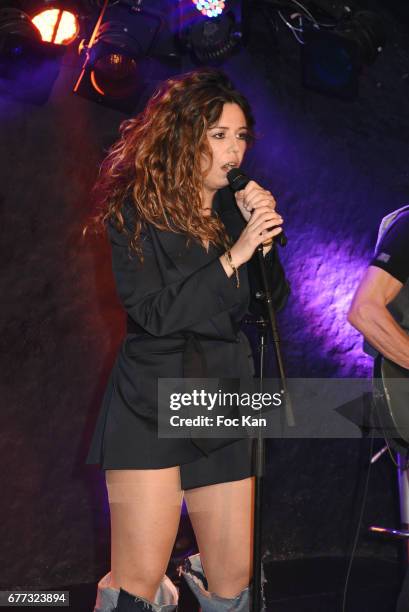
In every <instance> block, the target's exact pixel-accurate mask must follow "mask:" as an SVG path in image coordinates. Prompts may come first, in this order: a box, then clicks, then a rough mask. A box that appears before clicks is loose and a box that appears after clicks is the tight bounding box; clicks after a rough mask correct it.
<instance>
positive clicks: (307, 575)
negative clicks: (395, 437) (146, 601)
mask: <svg viewBox="0 0 409 612" xmlns="http://www.w3.org/2000/svg"><path fill="white" fill-rule="evenodd" d="M346 569H347V561H346V560H344V559H334V558H317V559H308V560H299V561H283V562H274V563H269V564H266V565H265V573H266V577H267V584H266V597H267V603H268V612H343V611H342V599H343V587H344V582H345V573H346ZM171 577H172V579H174V577H173V576H171ZM400 582H401V575H400V570H399V566H398V565H397V564H395V563H389V562H386V561H377V560H374V559H356V560H355V561H354V565H353V570H352V574H351V579H350V587H349V591H348V599H347V606H346V609H345V612H395V611H396V602H397V599H398V594H399V590H400ZM58 588H59V589H61V590H68V591H69V592H70V608H69V610H70V611H71V612H91V611H92V610H93V605H94V601H95V591H96V585H95V584H77V585H63V586H61V587H58ZM56 589H57V587H56ZM7 609H9V610H12V609H13V610H15V608H7ZM25 609H27V608H25ZM28 609H32V610H34V609H37V610H38V608H28ZM47 609H49V608H47ZM407 610H408V612H409V601H408V607H407ZM197 611H198V606H197V604H196V601H195V599H194V598H193V597H192V596H191V594H190V592H189V591H188V589H187V588H185V585H184V583H183V585H182V588H181V591H180V605H179V612H197ZM404 611H405V608H400V610H399V612H404Z"/></svg>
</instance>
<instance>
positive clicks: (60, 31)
mask: <svg viewBox="0 0 409 612" xmlns="http://www.w3.org/2000/svg"><path fill="white" fill-rule="evenodd" d="M31 20H32V22H33V23H34V25H35V26H36V27H37V28H38V30H39V31H40V34H41V38H42V40H44V41H47V42H51V43H54V44H56V45H69V44H70V43H71V42H72V41H73V40H75V39H76V38H77V36H78V34H79V23H78V19H77V17H76V15H75V14H74V13H72V12H70V11H64V10H63V9H61V8H48V9H45V10H43V11H41V12H39V13H37V14H35V15H34V16H33V17H32V18H31Z"/></svg>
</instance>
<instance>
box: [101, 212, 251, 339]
mask: <svg viewBox="0 0 409 612" xmlns="http://www.w3.org/2000/svg"><path fill="white" fill-rule="evenodd" d="M123 214H124V218H125V221H126V223H125V225H126V227H127V229H128V230H129V229H130V224H129V223H128V221H127V220H126V217H125V210H123ZM107 226H108V233H109V237H110V240H111V246H112V268H113V272H114V277H115V281H116V288H117V292H118V296H119V298H120V301H121V303H122V304H123V306H124V308H125V309H126V311H127V313H128V314H129V316H130V317H131V318H132V319H133V320H134V321H135V322H136V323H138V324H139V325H140V326H141V327H143V328H144V329H145V330H146V331H147V332H148V333H150V334H152V335H153V336H165V335H168V334H172V333H175V332H178V331H183V330H186V329H188V328H190V327H191V326H193V325H195V324H197V323H200V322H202V321H204V320H208V319H209V318H210V317H212V316H214V315H217V314H219V313H221V312H223V311H225V310H228V309H229V308H231V307H233V306H235V305H236V304H237V303H238V301H239V299H240V292H239V291H238V290H237V287H236V279H235V277H234V275H233V276H231V277H230V278H229V277H228V276H227V274H226V273H225V271H224V268H223V266H222V264H221V263H220V261H219V258H216V259H214V260H213V261H211V262H210V263H209V264H207V265H205V266H204V267H202V268H200V269H199V270H197V271H195V272H194V273H193V274H191V275H190V276H188V277H187V278H184V279H182V280H180V281H177V282H174V283H171V284H169V285H166V286H165V285H164V283H163V280H162V276H161V272H160V269H159V267H158V263H157V260H156V256H155V253H154V250H153V247H152V242H151V239H150V236H149V231H147V232H145V233H144V234H143V241H142V250H143V255H144V261H143V263H141V262H140V261H139V259H138V257H137V255H136V254H133V252H132V251H130V249H129V247H128V243H129V236H128V235H127V234H126V233H125V232H119V231H118V230H117V229H116V228H115V226H114V224H113V223H111V222H110V223H108V224H107Z"/></svg>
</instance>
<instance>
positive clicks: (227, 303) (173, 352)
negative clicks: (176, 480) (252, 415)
mask: <svg viewBox="0 0 409 612" xmlns="http://www.w3.org/2000/svg"><path fill="white" fill-rule="evenodd" d="M213 211H214V213H216V214H218V215H219V217H220V218H221V220H222V222H223V223H224V225H225V228H226V231H227V233H228V234H229V236H231V238H232V239H233V241H234V240H236V239H237V238H238V236H239V235H240V233H241V231H242V229H243V227H244V225H245V221H244V219H243V217H242V216H241V213H240V211H239V210H238V208H237V205H236V202H235V198H234V195H233V193H232V191H231V189H230V187H226V188H225V189H222V190H220V191H218V192H217V194H216V196H215V199H214V203H213ZM133 215H134V211H133V209H132V206H131V205H130V204H129V203H125V204H124V207H123V216H124V220H125V225H126V227H127V229H128V230H129V231H132V219H133ZM107 228H108V233H109V237H110V241H111V246H112V268H113V273H114V278H115V282H116V288H117V292H118V296H119V298H120V301H121V303H122V304H123V306H124V308H125V310H126V312H127V334H126V336H125V338H124V340H123V342H122V344H121V346H120V349H119V352H118V355H117V358H116V360H115V363H114V365H113V368H112V371H111V374H110V377H109V380H108V384H107V387H106V390H105V394H104V398H103V402H102V406H101V410H100V413H99V416H98V419H97V423H96V427H95V431H94V434H93V437H92V441H91V445H90V449H89V452H88V457H87V460H86V462H87V463H90V464H99V465H100V466H101V468H102V469H104V470H105V469H153V468H165V467H171V466H177V465H179V466H180V471H181V480H182V488H183V489H188V488H193V487H197V486H204V485H207V484H214V483H216V482H227V481H230V480H238V479H240V478H245V477H247V476H249V475H251V474H252V473H253V469H252V460H251V457H252V455H251V453H252V450H251V447H252V444H251V441H250V440H248V439H243V440H240V441H234V442H233V441H232V440H229V441H226V445H225V446H223V447H222V448H219V449H217V450H214V451H210V452H209V450H208V449H207V448H206V442H205V447H204V448H205V450H204V449H203V447H201V444H200V441H196V442H195V441H194V440H192V439H186V438H184V439H183V438H159V437H158V434H157V379H158V378H161V377H164V378H183V377H191V378H207V377H210V378H211V377H216V378H217V377H224V378H237V379H238V378H249V377H250V376H252V374H253V361H252V355H251V349H250V345H249V342H248V340H247V338H246V336H245V335H244V334H243V333H242V332H241V331H240V322H241V320H242V319H243V317H244V315H245V314H246V313H248V312H249V311H253V312H256V310H257V308H260V306H259V305H257V301H256V298H255V296H256V292H257V290H258V289H261V279H260V277H259V272H258V263H257V261H256V257H253V258H252V259H251V260H250V262H248V263H247V264H245V265H242V266H241V267H240V269H239V274H240V288H237V286H236V279H235V276H234V275H233V276H232V277H230V278H228V277H227V275H226V273H225V271H224V269H223V267H222V265H221V263H220V261H219V256H220V254H221V253H222V252H223V251H224V249H223V248H215V247H214V246H212V245H211V246H210V248H209V251H208V252H207V251H206V250H205V248H204V247H203V246H202V245H201V244H199V243H198V242H196V241H193V240H192V241H191V242H190V244H189V246H187V245H186V237H185V236H184V235H182V234H176V233H173V232H170V231H161V230H158V229H156V228H154V227H153V226H151V225H148V226H146V230H145V231H144V233H143V241H142V250H143V254H144V262H143V263H140V261H139V259H138V258H137V256H136V255H134V254H132V252H130V250H129V248H128V240H129V238H128V236H127V234H126V233H125V232H122V233H120V232H118V231H117V230H116V228H115V227H114V225H113V224H112V223H108V224H107ZM265 259H266V261H267V263H268V269H269V271H270V279H271V289H272V295H273V301H274V303H275V306H276V308H277V309H280V308H281V307H282V306H283V305H284V303H285V301H286V297H287V295H288V292H289V287H288V283H287V281H286V279H285V276H284V272H283V269H282V267H281V264H280V261H279V258H278V254H277V251H276V249H275V248H273V249H271V251H270V253H268V255H267V256H266V258H265ZM227 442H228V443H227Z"/></svg>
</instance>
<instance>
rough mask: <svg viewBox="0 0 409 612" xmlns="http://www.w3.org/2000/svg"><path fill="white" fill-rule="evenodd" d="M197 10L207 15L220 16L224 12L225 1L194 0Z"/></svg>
mask: <svg viewBox="0 0 409 612" xmlns="http://www.w3.org/2000/svg"><path fill="white" fill-rule="evenodd" d="M192 1H193V4H194V5H195V6H196V8H197V10H198V11H200V12H201V13H202V15H204V16H205V17H218V16H219V15H221V14H222V13H223V9H224V7H225V2H222V1H221V0H192Z"/></svg>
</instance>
